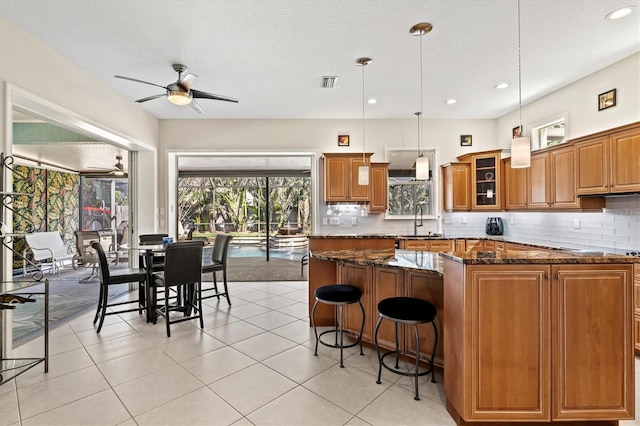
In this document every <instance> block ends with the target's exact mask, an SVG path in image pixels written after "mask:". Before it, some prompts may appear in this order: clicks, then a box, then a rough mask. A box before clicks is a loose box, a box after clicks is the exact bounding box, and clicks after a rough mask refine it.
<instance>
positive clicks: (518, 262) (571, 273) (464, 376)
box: [309, 249, 638, 425]
mask: <svg viewBox="0 0 640 426" xmlns="http://www.w3.org/2000/svg"><path fill="white" fill-rule="evenodd" d="M311 258H312V259H316V260H318V261H321V262H329V263H333V264H334V265H335V269H334V271H335V272H336V275H335V276H333V277H332V279H331V281H330V282H340V283H345V284H351V285H356V286H358V287H359V288H361V290H363V305H365V310H366V325H365V332H364V333H363V339H364V341H365V342H372V341H373V336H372V331H373V324H375V321H376V320H377V311H376V306H377V303H378V301H379V300H382V299H384V298H386V297H392V296H398V295H403V296H413V297H419V298H421V299H425V300H428V301H430V302H431V303H433V304H434V305H435V306H436V308H437V309H438V315H437V321H436V326H437V327H438V329H439V331H441V333H442V334H441V337H442V340H441V342H443V344H441V345H440V347H439V348H438V351H437V353H436V365H440V366H443V367H444V377H445V388H444V389H445V395H446V398H447V409H448V411H449V413H450V414H451V416H452V417H453V418H454V420H455V421H456V422H457V423H458V424H461V425H462V424H485V425H486V424H487V422H500V424H509V423H512V422H513V423H515V422H530V423H533V424H536V423H540V424H543V423H544V424H548V423H549V422H556V421H557V422H562V423H563V424H565V425H570V424H573V425H577V424H581V425H585V424H591V425H615V424H617V423H618V420H619V419H632V418H633V417H634V409H635V396H634V393H635V390H634V378H635V373H634V359H633V329H632V327H633V323H632V320H633V313H632V288H633V263H635V262H638V260H637V259H634V258H631V257H628V256H620V255H609V254H604V253H599V252H584V251H583V252H580V251H576V252H572V251H561V250H556V251H539V250H535V249H533V250H530V251H521V250H518V251H515V250H514V251H511V250H506V251H503V252H495V251H469V252H451V253H441V254H437V253H431V252H421V251H410V250H395V249H365V250H362V249H360V250H312V251H311ZM313 273H314V271H313V270H312V269H311V268H310V277H311V276H312V275H313ZM330 282H325V283H324V284H328V283H330ZM309 290H310V294H312V292H313V290H314V289H312V288H311V280H310V289H309ZM360 321H361V317H360V316H358V312H357V311H356V310H355V309H352V310H350V311H349V316H348V319H347V320H346V321H345V326H346V327H347V328H349V329H352V330H358V329H359V325H360ZM383 325H384V323H383ZM401 332H402V333H401V336H402V337H401V340H400V342H401V345H404V346H405V348H406V349H412V348H411V347H412V346H413V343H412V339H410V338H409V337H410V336H411V335H410V334H408V330H401ZM380 336H381V346H383V347H387V348H392V347H393V346H394V345H395V342H394V341H393V337H392V336H393V328H392V326H389V328H387V329H386V330H385V329H384V328H383V329H382V330H381V334H380ZM420 337H421V343H420V346H421V348H430V347H431V344H432V332H430V330H429V329H428V328H426V327H425V328H424V329H423V330H420ZM427 353H428V352H427ZM587 422H588V423H587Z"/></svg>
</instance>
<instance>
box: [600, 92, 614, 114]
mask: <svg viewBox="0 0 640 426" xmlns="http://www.w3.org/2000/svg"><path fill="white" fill-rule="evenodd" d="M614 106H616V89H611V90H609V91H607V92H604V93H600V94H599V95H598V111H602V110H603V109H607V108H611V107H614Z"/></svg>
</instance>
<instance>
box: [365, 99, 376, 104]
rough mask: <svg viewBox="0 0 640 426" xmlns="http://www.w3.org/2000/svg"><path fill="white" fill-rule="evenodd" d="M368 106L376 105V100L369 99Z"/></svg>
mask: <svg viewBox="0 0 640 426" xmlns="http://www.w3.org/2000/svg"><path fill="white" fill-rule="evenodd" d="M367 103H368V104H377V103H378V100H377V99H376V98H371V99H369V100H368V101H367Z"/></svg>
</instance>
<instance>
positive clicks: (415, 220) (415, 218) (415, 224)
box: [413, 203, 424, 236]
mask: <svg viewBox="0 0 640 426" xmlns="http://www.w3.org/2000/svg"><path fill="white" fill-rule="evenodd" d="M423 206H424V203H416V207H415V210H414V212H413V235H414V236H417V235H418V228H419V227H421V226H422V225H423V223H422V215H423V212H422V209H423ZM418 210H420V224H418Z"/></svg>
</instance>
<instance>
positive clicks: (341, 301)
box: [311, 284, 365, 368]
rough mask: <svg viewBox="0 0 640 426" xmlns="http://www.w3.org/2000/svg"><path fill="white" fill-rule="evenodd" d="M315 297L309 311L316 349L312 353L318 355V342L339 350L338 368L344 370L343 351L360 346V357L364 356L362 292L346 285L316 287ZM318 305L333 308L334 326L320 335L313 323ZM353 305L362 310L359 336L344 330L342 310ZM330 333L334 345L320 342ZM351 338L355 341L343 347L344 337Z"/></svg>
mask: <svg viewBox="0 0 640 426" xmlns="http://www.w3.org/2000/svg"><path fill="white" fill-rule="evenodd" d="M314 294H315V296H316V302H315V303H314V304H313V309H312V310H311V324H312V325H313V332H314V333H315V335H316V348H315V351H314V353H313V354H314V355H315V356H317V355H318V342H320V343H322V344H323V345H325V346H328V347H330V348H340V368H344V363H343V349H344V348H351V347H353V346H356V345H358V344H359V345H360V355H364V352H363V351H362V333H363V332H364V319H365V313H364V306H362V302H361V301H360V299H361V298H362V290H360V289H359V288H358V287H355V286H352V285H347V284H328V285H325V286H322V287H318V288H317V289H316V291H315V292H314ZM318 303H324V304H327V305H333V306H334V311H333V314H334V324H335V327H334V329H333V330H327V331H324V332H322V333H320V334H318V330H317V328H316V323H315V313H316V308H317V307H318ZM353 303H357V304H359V305H360V309H361V310H362V325H361V327H360V334H357V333H354V332H352V331H349V330H344V312H343V308H344V306H345V305H350V304H353ZM328 333H332V334H334V335H335V343H327V342H325V341H323V340H322V336H324V335H325V334H328ZM345 334H346V335H348V336H351V337H352V338H354V339H355V342H354V343H352V344H348V345H345V344H344V335H345ZM338 337H340V342H338Z"/></svg>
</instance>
